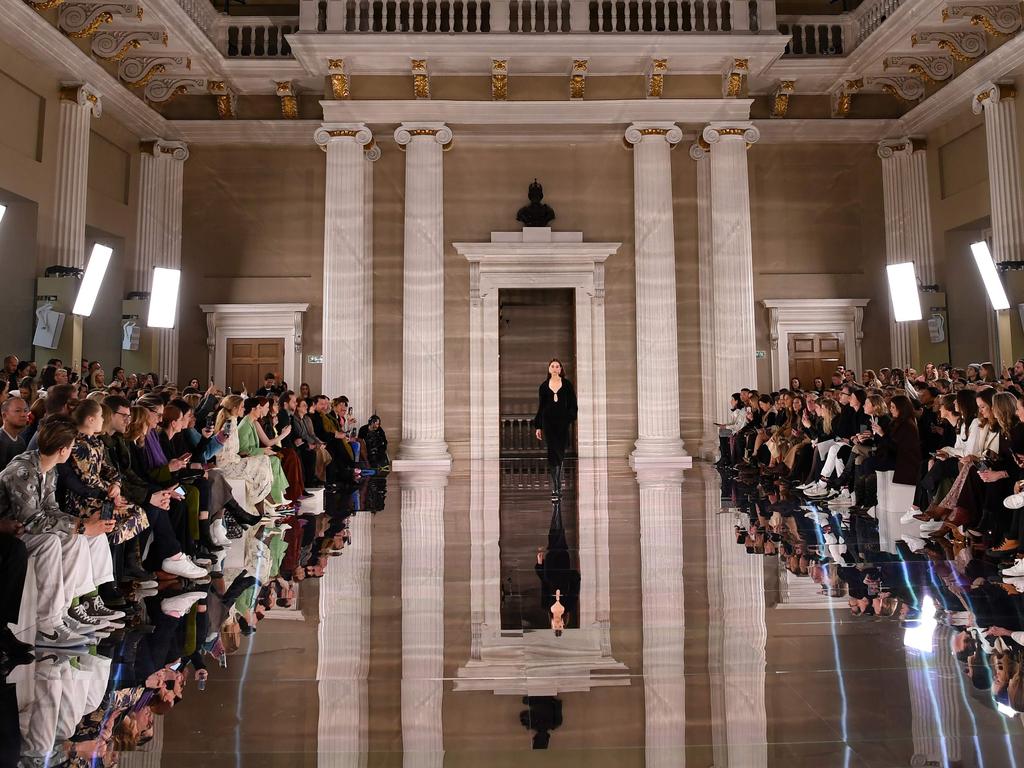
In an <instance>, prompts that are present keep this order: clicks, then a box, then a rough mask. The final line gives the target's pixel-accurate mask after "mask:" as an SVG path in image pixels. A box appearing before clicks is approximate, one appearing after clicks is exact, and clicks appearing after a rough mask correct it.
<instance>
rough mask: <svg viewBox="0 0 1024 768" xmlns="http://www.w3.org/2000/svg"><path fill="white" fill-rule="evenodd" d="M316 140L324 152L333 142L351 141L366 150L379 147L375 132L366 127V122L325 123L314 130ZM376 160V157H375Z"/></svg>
mask: <svg viewBox="0 0 1024 768" xmlns="http://www.w3.org/2000/svg"><path fill="white" fill-rule="evenodd" d="M313 141H315V142H316V143H317V144H318V145H319V146H320V149H322V150H323V151H324V152H326V151H327V147H328V145H329V144H331V143H332V142H336V141H339V142H340V141H351V142H353V143H355V144H358V145H359V146H360V147H362V148H363V150H364V151H366V152H370V151H372V150H374V149H377V151H378V156H379V152H380V150H379V148H377V147H376V144H375V143H374V140H373V133H372V132H371V131H370V129H369V128H367V127H366V124H365V123H324V124H323V125H321V126H320V127H319V128H317V129H316V130H315V131H314V132H313ZM373 159H374V160H376V157H375V158H373Z"/></svg>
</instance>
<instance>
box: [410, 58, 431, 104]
mask: <svg viewBox="0 0 1024 768" xmlns="http://www.w3.org/2000/svg"><path fill="white" fill-rule="evenodd" d="M412 93H413V96H414V97H415V98H417V99H429V98H430V76H429V74H428V73H427V60H426V59H412Z"/></svg>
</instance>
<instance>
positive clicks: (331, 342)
mask: <svg viewBox="0 0 1024 768" xmlns="http://www.w3.org/2000/svg"><path fill="white" fill-rule="evenodd" d="M313 138H314V140H315V141H316V143H317V144H319V145H320V147H321V148H322V149H323V150H324V152H325V153H326V155H327V191H326V196H325V202H326V206H325V210H324V281H323V285H324V294H323V305H324V310H323V312H324V314H323V346H322V351H323V358H324V359H323V372H322V382H321V391H323V392H324V393H325V394H327V395H329V396H331V397H336V396H338V395H346V396H347V397H348V398H349V402H350V403H351V404H352V408H353V411H354V413H355V415H356V418H358V419H359V422H360V423H363V422H365V421H366V419H367V418H368V417H369V416H370V414H371V413H372V412H373V394H372V389H371V373H372V367H371V366H370V365H368V364H367V363H368V360H369V355H370V352H371V351H372V349H373V326H372V323H373V304H372V302H368V301H367V300H368V298H369V296H370V294H369V293H368V290H367V289H368V286H369V284H370V283H372V280H373V265H372V263H371V262H370V261H369V258H370V257H371V255H372V242H371V238H372V231H371V229H370V226H369V225H370V223H371V219H370V216H371V215H372V205H371V201H370V198H369V195H368V194H367V183H368V181H372V173H373V171H372V164H371V163H369V162H368V160H375V159H377V157H379V155H380V149H379V148H378V147H376V146H375V145H374V141H373V134H372V133H370V130H369V129H368V128H367V127H366V126H365V125H364V124H362V123H327V124H324V125H323V126H321V127H320V128H318V129H317V131H316V133H314V135H313Z"/></svg>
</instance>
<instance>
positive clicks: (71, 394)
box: [22, 384, 75, 450]
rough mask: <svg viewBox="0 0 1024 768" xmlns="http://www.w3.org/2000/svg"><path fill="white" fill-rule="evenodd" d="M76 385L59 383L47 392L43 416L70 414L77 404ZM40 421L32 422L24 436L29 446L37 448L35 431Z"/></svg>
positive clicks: (30, 448)
mask: <svg viewBox="0 0 1024 768" xmlns="http://www.w3.org/2000/svg"><path fill="white" fill-rule="evenodd" d="M74 398H75V387H74V386H73V385H71V384H58V385H57V386H54V387H51V388H50V389H49V390H47V392H46V399H45V401H44V411H43V416H44V417H46V416H70V415H71V410H72V408H73V407H74V404H75V400H74ZM37 425H38V422H32V423H31V424H29V426H28V427H27V428H26V430H25V434H24V435H22V437H23V438H24V439H25V440H27V441H28V448H29V450H32V449H34V448H36V443H35V431H36V426H37Z"/></svg>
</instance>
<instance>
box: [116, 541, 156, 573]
mask: <svg viewBox="0 0 1024 768" xmlns="http://www.w3.org/2000/svg"><path fill="white" fill-rule="evenodd" d="M139 549H140V547H139V543H138V540H137V539H133V540H132V541H129V542H127V543H126V544H125V548H124V576H125V578H127V579H131V580H133V581H153V580H154V579H156V574H153V573H150V572H149V571H147V570H146V569H145V568H143V567H142V558H141V556H140V555H141V553H140V552H139Z"/></svg>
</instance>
